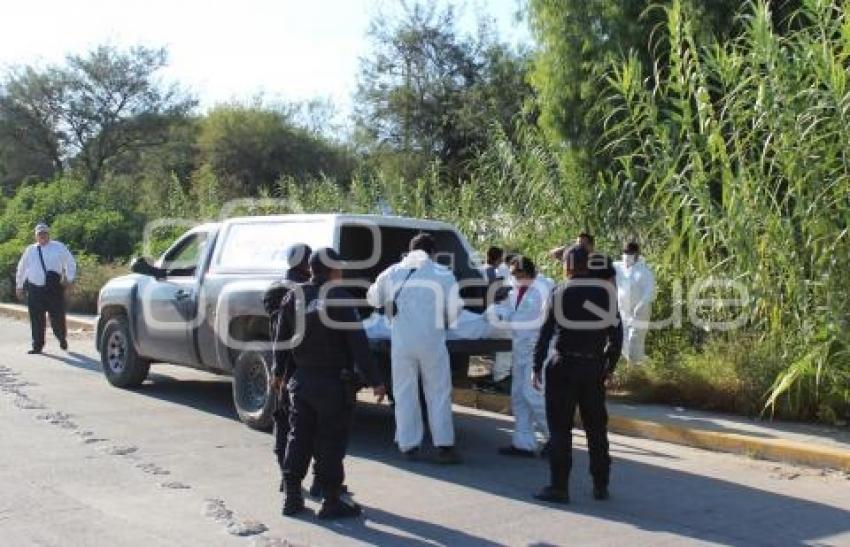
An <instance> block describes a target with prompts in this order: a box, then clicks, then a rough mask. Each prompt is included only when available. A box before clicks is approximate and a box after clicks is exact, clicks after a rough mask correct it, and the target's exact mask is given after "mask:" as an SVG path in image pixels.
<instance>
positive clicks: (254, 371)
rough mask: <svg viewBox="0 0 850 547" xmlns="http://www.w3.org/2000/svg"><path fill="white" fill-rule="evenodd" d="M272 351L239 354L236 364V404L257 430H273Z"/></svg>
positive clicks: (234, 363) (234, 373) (243, 418)
mask: <svg viewBox="0 0 850 547" xmlns="http://www.w3.org/2000/svg"><path fill="white" fill-rule="evenodd" d="M271 359H272V356H271V352H267V351H247V350H246V351H239V352H238V353H236V356H235V359H234V362H233V405H234V406H235V407H236V413H237V414H238V415H239V419H240V420H241V421H242V422H243V423H245V424H246V425H248V426H249V427H251V428H253V429H259V430H261V431H268V430H269V429H271V427H272V413H273V412H274V407H275V400H274V397H272V392H271Z"/></svg>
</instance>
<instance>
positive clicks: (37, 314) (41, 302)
mask: <svg viewBox="0 0 850 547" xmlns="http://www.w3.org/2000/svg"><path fill="white" fill-rule="evenodd" d="M25 288H26V291H27V308H28V310H29V316H30V330H31V331H32V347H33V349H36V350H41V348H43V347H44V331H45V330H46V329H47V324H46V322H45V320H44V314H45V313H46V314H47V315H48V316H49V317H50V327H51V329H53V334H54V335H56V338H58V339H59V341H64V340H65V339H66V337H67V336H68V331H67V328H66V327H65V295H64V291H63V290H62V287H61V286H60V287H58V288H57V289H53V288H52V287H47V286H44V287H40V286H38V285H33V284H32V283H27V284H26V287H25Z"/></svg>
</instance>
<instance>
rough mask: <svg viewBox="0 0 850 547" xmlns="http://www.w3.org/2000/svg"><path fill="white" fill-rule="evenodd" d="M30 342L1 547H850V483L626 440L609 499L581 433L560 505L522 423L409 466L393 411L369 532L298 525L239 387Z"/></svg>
mask: <svg viewBox="0 0 850 547" xmlns="http://www.w3.org/2000/svg"><path fill="white" fill-rule="evenodd" d="M28 338H29V334H28V326H27V325H26V324H25V323H23V322H20V321H15V320H11V319H6V318H0V545H4V546H5V545H9V546H12V545H14V546H23V545H63V546H66V545H145V546H151V545H205V546H212V545H284V544H285V542H290V543H292V544H296V545H352V544H379V545H414V546H419V545H451V546H456V545H463V546H476V545H483V546H489V545H535V546H543V545H568V544H570V545H615V544H616V545H624V544H627V545H678V544H686V543H687V544H693V543H712V544H727V545H799V544H817V545H850V480H848V478H850V476H848V475H846V474H843V473H840V472H834V471H821V470H816V469H808V468H800V467H793V466H788V465H778V464H775V463H769V462H763V461H755V460H750V459H747V458H745V457H740V456H733V455H728V454H718V453H712V452H707V451H701V450H696V449H690V448H687V447H682V446H676V445H669V444H664V443H659V442H653V441H647V440H642V439H635V438H629V437H622V436H617V435H612V438H611V440H612V448H613V456H614V458H615V467H614V471H613V477H612V489H611V493H612V499H611V500H610V501H608V502H597V501H594V500H593V499H592V497H591V493H590V489H591V485H590V481H589V477H588V476H587V473H586V467H587V458H586V452H585V450H584V442H583V436H582V435H581V434H580V433H579V432H577V433H576V445H577V450H576V452H577V454H576V458H575V460H576V462H575V469H574V472H573V483H572V485H571V494H572V498H573V499H572V503H571V504H570V505H569V506H566V507H555V506H547V505H545V504H541V503H537V502H536V501H535V500H534V499H533V498H531V493H532V492H533V491H535V490H536V489H537V488H539V487H540V486H541V485H543V484H544V483H545V480H546V476H547V467H546V464H545V462H543V461H542V460H515V459H507V458H504V457H500V456H498V455H496V454H495V450H496V448H497V447H498V446H500V445H503V444H506V443H507V442H508V441H509V434H510V428H511V421H510V420H509V419H507V418H505V417H503V416H499V415H495V414H489V413H485V412H477V411H473V410H469V409H461V408H457V409H456V424H457V430H458V439H459V448H460V450H461V451H462V453H463V455H464V457H465V460H466V462H465V464H464V465H461V466H455V467H438V466H434V465H433V464H428V463H411V462H406V461H403V460H402V459H401V458H399V456H398V455H397V453H396V451H395V450H394V448H393V446H392V436H393V432H392V416H391V413H390V410H389V408H388V407H386V406H382V407H379V406H375V405H371V404H362V405H360V406H359V408H358V413H357V417H356V422H355V426H354V430H353V434H352V442H351V448H350V451H349V453H350V456H349V457H348V458H347V459H346V469H347V472H348V479H347V483H348V485H349V486H350V488H351V489H352V490H353V491H354V492H355V498H356V499H357V500H358V501H359V502H360V503H362V504H363V505H364V506H365V508H366V509H365V516H364V518H361V519H357V520H353V521H347V522H338V523H334V524H326V523H320V522H319V521H317V520H316V519H315V517H314V515H313V514H312V512H311V513H310V514H307V515H305V516H303V517H300V518H298V519H285V518H283V517H281V516H280V513H279V511H280V494H279V493H278V492H277V485H278V472H277V469H276V463H275V461H274V459H273V457H272V454H271V444H272V437H271V435H268V434H266V433H261V432H256V431H252V430H250V429H248V428H247V427H245V426H243V425H242V424H240V423H239V422H238V421H237V420H236V418H235V413H234V410H233V408H232V404H231V402H230V383H229V380H228V379H227V378H221V377H216V376H212V375H208V374H205V373H201V372H196V371H192V370H189V369H184V368H179V367H173V366H165V365H163V366H155V367H154V368H153V369H152V374H151V377H150V381H149V382H148V383H146V384H145V385H144V386H143V387H142V388H141V389H139V390H137V391H122V390H118V389H115V388H112V387H110V386H109V385H108V384H107V383H106V380H105V379H104V378H103V376H102V374H101V372H100V367H99V362H98V360H97V355H96V354H95V352H94V349H93V347H92V342H91V339H90V336H89V335H85V334H75V335H73V336H71V340H70V342H71V350H70V352H68V353H65V352H61V351H59V349H58V347H56V344H55V342H54V341H52V340H51V341H49V342H48V346H47V348H46V351H47V354H46V355H42V356H28V355H25V352H26V349H27V347H28ZM310 508H311V509H312V510H314V511H315V510H316V509H317V505H316V504H315V503H310ZM263 530H264V531H263ZM258 532H260V533H258ZM238 534H243V535H238Z"/></svg>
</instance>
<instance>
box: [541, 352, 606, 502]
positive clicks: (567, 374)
mask: <svg viewBox="0 0 850 547" xmlns="http://www.w3.org/2000/svg"><path fill="white" fill-rule="evenodd" d="M604 372H605V369H604V365H603V364H602V363H601V362H599V363H597V362H584V361H570V360H564V359H558V360H554V361H553V362H551V363H549V366H548V368H547V369H546V419H547V421H548V422H549V435H550V445H549V468H550V471H551V474H552V477H551V486H553V487H554V488H558V489H562V490H566V489H567V486H568V484H569V477H570V469H571V467H572V441H573V436H572V429H573V421H574V416H575V410H576V406H578V409H579V412H580V413H581V422H582V424H583V425H584V431H585V433H586V435H587V450H588V455H589V457H590V474H591V476H592V477H593V483H594V485H596V486H607V485H608V474H609V470H610V467H611V456H610V455H609V454H608V412H607V410H606V409H605V385H604Z"/></svg>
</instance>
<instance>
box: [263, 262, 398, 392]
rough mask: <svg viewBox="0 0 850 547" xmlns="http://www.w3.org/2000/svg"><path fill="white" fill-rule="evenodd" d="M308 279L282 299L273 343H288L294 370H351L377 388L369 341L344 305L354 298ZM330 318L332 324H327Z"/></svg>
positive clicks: (354, 311)
mask: <svg viewBox="0 0 850 547" xmlns="http://www.w3.org/2000/svg"><path fill="white" fill-rule="evenodd" d="M322 285H323V281H321V280H316V279H311V280H310V281H309V282H308V283H304V284H301V285H299V288H300V289H301V290H300V291H299V290H293V291H290V292H289V293H288V294H287V295H286V296H285V297H284V299H283V303H282V304H281V310H280V321H279V328H278V330H277V332H276V333H275V341H276V342H290V343H291V344H292V347H291V348H289V349H285V350H283V353H284V354H287V357H286V358H287V359H291V360H292V364H294V366H295V368H297V369H301V368H302V367H303V368H305V369H306V368H324V369H333V368H336V369H340V370H342V369H346V368H347V369H353V370H355V371H356V372H358V373H359V375H360V377H361V378H363V379H364V380H365V382H366V383H367V384H368V385H371V386H377V385H380V384H381V383H382V382H381V377H380V375H379V374H378V369H377V367H376V365H375V363H374V361H373V359H372V352H371V350H370V349H369V339H368V338H367V337H366V332H365V331H364V330H363V325H362V323H361V321H360V314H359V313H358V312H357V308H356V307H354V306H353V305H351V304H347V303H344V302H334V301H335V300H337V301H340V300H348V301H351V300H352V299H353V298H354V297H353V296H352V295H351V294H350V293H349V292H348V291H346V290H345V289H343V288H342V287H332V288H330V289H329V290H323V289H322ZM327 319H331V320H332V321H333V322H334V323H335V324H328V321H327Z"/></svg>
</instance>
